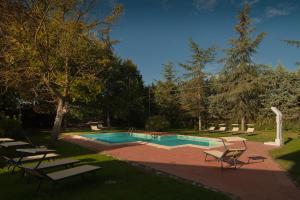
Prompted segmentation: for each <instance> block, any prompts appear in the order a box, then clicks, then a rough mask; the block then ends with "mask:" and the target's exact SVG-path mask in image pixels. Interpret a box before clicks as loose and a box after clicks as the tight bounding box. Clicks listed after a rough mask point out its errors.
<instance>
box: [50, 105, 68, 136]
mask: <svg viewBox="0 0 300 200" xmlns="http://www.w3.org/2000/svg"><path fill="white" fill-rule="evenodd" d="M64 114H65V101H64V100H63V99H59V100H58V105H57V109H56V117H55V120H54V124H53V128H52V142H55V141H56V140H57V139H58V136H59V133H60V129H61V124H62V120H63V117H64Z"/></svg>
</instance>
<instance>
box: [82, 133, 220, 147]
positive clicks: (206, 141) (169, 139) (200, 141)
mask: <svg viewBox="0 0 300 200" xmlns="http://www.w3.org/2000/svg"><path fill="white" fill-rule="evenodd" d="M82 136H83V137H86V138H89V139H93V140H97V141H100V142H104V143H107V144H123V143H132V142H147V143H149V144H154V145H161V146H166V147H179V146H197V147H205V148H210V147H216V146H221V145H222V143H221V142H220V141H219V140H217V139H213V138H203V137H195V136H185V135H165V136H157V135H149V134H143V133H98V134H97V133H96V134H84V135H82Z"/></svg>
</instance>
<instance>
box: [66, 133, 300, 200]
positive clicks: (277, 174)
mask: <svg viewBox="0 0 300 200" xmlns="http://www.w3.org/2000/svg"><path fill="white" fill-rule="evenodd" d="M64 140H65V141H68V142H72V143H76V144H79V145H81V146H84V147H87V148H90V149H92V150H95V151H97V152H101V153H105V154H107V155H111V156H113V157H115V158H118V159H121V160H126V161H130V162H136V163H138V164H141V165H144V166H147V167H151V168H154V169H157V170H160V171H163V172H165V173H168V174H171V175H175V176H178V177H181V178H184V179H188V180H191V181H194V182H197V183H200V184H203V185H205V186H208V187H210V188H214V189H217V190H220V191H223V192H226V193H231V194H233V195H234V196H235V197H238V198H241V199H244V200H267V199H268V200H297V199H300V190H299V188H297V187H296V185H295V184H294V182H293V181H292V180H291V179H290V178H289V177H288V176H287V174H286V172H285V171H284V170H283V169H282V168H280V167H279V165H278V164H277V163H276V162H275V161H274V160H273V159H272V158H271V157H270V156H269V154H268V151H269V150H271V149H272V148H274V147H271V146H266V145H264V144H262V143H258V142H249V141H248V142H247V146H248V150H247V151H246V152H245V154H243V155H242V157H241V158H240V159H239V160H240V161H241V162H240V163H239V168H238V169H221V167H220V163H218V162H217V161H213V160H212V161H205V160H204V153H203V151H204V149H201V148H195V147H180V148H174V149H169V150H168V149H163V148H157V147H153V146H150V145H146V144H130V145H118V146H106V145H103V144H100V143H98V142H95V141H91V140H88V139H83V138H82V137H78V136H70V135H69V136H65V137H64ZM235 145H238V144H235ZM233 146H234V145H233ZM216 149H217V148H216ZM219 149H222V148H219ZM258 156H261V157H263V158H265V159H264V161H262V160H261V159H260V158H259V157H258ZM249 157H258V159H254V160H250V162H249V163H248V158H249ZM225 165H226V164H225Z"/></svg>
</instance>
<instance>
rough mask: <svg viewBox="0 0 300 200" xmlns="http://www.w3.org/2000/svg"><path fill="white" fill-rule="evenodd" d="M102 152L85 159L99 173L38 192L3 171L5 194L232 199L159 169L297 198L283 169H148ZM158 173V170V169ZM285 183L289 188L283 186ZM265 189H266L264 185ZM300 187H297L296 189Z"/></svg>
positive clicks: (31, 199)
mask: <svg viewBox="0 0 300 200" xmlns="http://www.w3.org/2000/svg"><path fill="white" fill-rule="evenodd" d="M94 156H99V155H95V154H93V155H86V158H84V159H82V161H83V162H82V163H81V164H92V165H98V166H101V167H102V169H100V170H99V171H97V172H96V173H95V174H91V175H86V176H85V178H83V179H82V177H81V176H77V177H72V178H68V179H66V180H63V181H61V182H59V183H58V184H56V185H55V188H54V190H53V191H52V190H51V184H50V183H49V182H44V183H43V185H42V190H41V192H39V193H36V188H37V181H36V180H31V181H30V183H26V181H25V180H23V179H21V177H20V174H19V173H15V174H8V173H5V172H3V171H0V172H1V173H0V188H1V190H3V191H5V192H4V193H1V196H2V197H3V199H28V200H35V199H54V200H60V199H72V200H73V199H74V200H76V199H89V200H92V199H103V200H108V199H109V200H111V199H139V200H142V199H149V200H153V199H156V200H160V199H161V200H168V199H169V200H173V199H189V200H193V199H228V197H226V196H224V195H223V194H222V193H215V192H212V191H209V190H207V189H204V188H202V187H201V188H199V187H196V186H194V185H192V184H190V183H187V182H185V181H180V180H176V179H170V178H169V177H168V176H166V175H159V176H158V175H157V174H161V173H158V171H157V170H159V171H160V172H167V173H168V174H173V175H176V177H181V178H183V179H188V180H191V181H195V182H199V183H200V184H204V185H205V186H208V187H211V188H217V189H218V190H222V191H225V192H227V193H232V194H234V195H235V196H240V197H241V198H245V199H251V198H252V199H257V198H258V199H260V198H261V199H263V198H265V199H267V198H269V199H297V198H294V197H296V196H297V197H299V196H298V195H300V191H298V190H297V189H296V187H295V188H293V185H292V184H291V185H290V187H289V184H287V183H286V182H285V181H286V178H287V177H286V175H285V173H284V172H281V171H269V170H253V169H244V168H240V169H221V168H220V167H216V166H194V165H185V164H176V163H159V162H157V163H156V162H139V164H140V165H142V166H147V168H142V167H139V168H136V167H132V166H131V165H129V164H127V163H125V162H122V161H118V160H101V161H99V160H98V158H97V157H94ZM153 169H156V170H153ZM154 172H156V173H154ZM283 185H284V187H282V186H283ZM261 188H264V190H262V189H261ZM295 190H296V191H295Z"/></svg>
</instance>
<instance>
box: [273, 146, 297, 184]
mask: <svg viewBox="0 0 300 200" xmlns="http://www.w3.org/2000/svg"><path fill="white" fill-rule="evenodd" d="M272 154H273V156H274V157H275V158H276V159H277V160H278V161H279V162H280V164H281V165H282V166H283V167H284V168H285V169H286V170H287V171H288V172H289V174H290V175H291V177H292V179H294V180H295V181H296V182H297V185H298V187H300V140H291V141H289V142H288V145H285V146H283V147H282V148H281V149H278V150H277V149H276V150H274V151H272Z"/></svg>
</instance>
